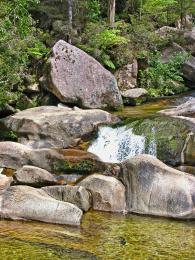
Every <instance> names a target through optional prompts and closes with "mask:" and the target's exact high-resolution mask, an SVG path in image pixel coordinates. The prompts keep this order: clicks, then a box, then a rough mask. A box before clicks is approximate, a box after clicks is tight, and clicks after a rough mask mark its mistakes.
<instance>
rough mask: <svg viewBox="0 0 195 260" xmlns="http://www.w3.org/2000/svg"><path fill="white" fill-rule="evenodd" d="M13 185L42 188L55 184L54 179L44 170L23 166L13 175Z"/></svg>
mask: <svg viewBox="0 0 195 260" xmlns="http://www.w3.org/2000/svg"><path fill="white" fill-rule="evenodd" d="M13 178H14V184H15V185H16V184H17V185H27V186H32V187H43V186H47V185H55V184H57V183H58V182H57V180H56V178H55V177H54V176H53V175H52V174H51V173H49V172H48V171H46V170H43V169H40V168H38V167H34V166H29V165H25V166H23V167H22V168H21V169H19V170H18V171H16V172H15V173H14V176H13Z"/></svg>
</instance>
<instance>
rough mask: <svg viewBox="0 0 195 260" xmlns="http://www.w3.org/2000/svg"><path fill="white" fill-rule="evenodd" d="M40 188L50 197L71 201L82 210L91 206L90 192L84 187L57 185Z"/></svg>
mask: <svg viewBox="0 0 195 260" xmlns="http://www.w3.org/2000/svg"><path fill="white" fill-rule="evenodd" d="M42 190H44V191H45V192H46V193H47V194H48V195H49V196H50V197H52V198H54V199H56V200H60V201H65V202H69V203H72V204H74V205H76V206H77V207H79V208H80V209H82V210H84V211H87V210H88V209H89V208H90V207H91V194H90V193H89V192H88V191H87V190H86V189H85V188H84V187H79V186H70V185H66V186H60V185H58V186H49V187H43V188H42Z"/></svg>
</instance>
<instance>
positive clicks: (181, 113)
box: [159, 98, 195, 165]
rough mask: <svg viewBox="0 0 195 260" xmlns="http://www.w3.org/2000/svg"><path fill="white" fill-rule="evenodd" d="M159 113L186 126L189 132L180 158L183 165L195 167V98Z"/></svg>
mask: <svg viewBox="0 0 195 260" xmlns="http://www.w3.org/2000/svg"><path fill="white" fill-rule="evenodd" d="M159 113H161V114H163V115H166V116H170V117H172V120H178V121H181V122H182V123H183V125H188V127H189V130H190V131H189V132H188V135H187V137H186V141H185V145H184V147H183V151H182V157H181V158H182V162H183V163H185V164H188V165H195V98H192V99H191V100H190V101H187V102H186V103H184V104H182V105H179V106H178V107H175V108H171V109H165V110H162V111H160V112H159ZM173 118H176V119H173Z"/></svg>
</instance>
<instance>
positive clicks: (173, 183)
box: [120, 155, 195, 219]
mask: <svg viewBox="0 0 195 260" xmlns="http://www.w3.org/2000/svg"><path fill="white" fill-rule="evenodd" d="M121 167H122V171H121V175H120V179H121V181H122V182H123V183H124V185H125V187H126V198H127V201H126V203H127V210H128V211H129V212H134V213H138V214H147V215H156V216H163V217H173V218H181V219H195V202H194V197H195V177H194V176H192V175H190V174H187V173H183V172H180V171H178V170H175V169H173V168H170V167H168V166H166V165H165V164H163V163H162V162H161V161H159V160H158V159H156V158H155V157H152V156H149V155H140V156H135V157H133V158H131V159H129V160H127V161H125V162H124V163H123V164H122V166H121Z"/></svg>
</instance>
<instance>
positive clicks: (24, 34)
mask: <svg viewBox="0 0 195 260" xmlns="http://www.w3.org/2000/svg"><path fill="white" fill-rule="evenodd" d="M36 3H38V0H15V1H7V0H1V1H0V68H1V69H0V107H4V106H5V105H6V104H7V103H8V102H9V101H11V100H12V101H13V100H14V99H16V98H17V94H16V92H13V87H15V88H17V89H19V87H20V84H22V80H23V79H24V77H25V75H26V73H27V69H28V65H29V56H30V55H31V54H30V49H31V48H32V49H31V50H33V51H34V53H35V52H36V49H35V48H34V49H33V47H35V45H36V43H37V39H36V36H37V35H36V32H35V28H34V26H33V24H34V21H33V19H32V17H31V15H30V13H29V12H28V9H29V8H30V7H32V5H34V4H36ZM36 54H39V53H38V52H36Z"/></svg>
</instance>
